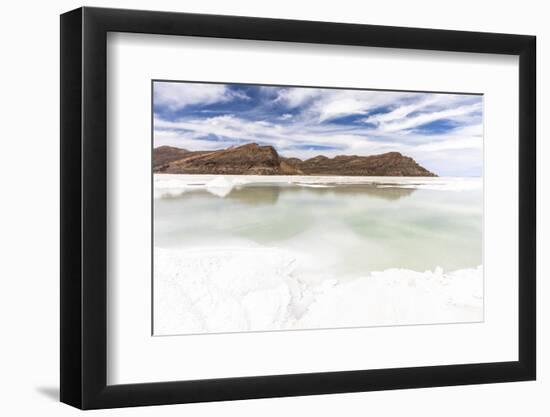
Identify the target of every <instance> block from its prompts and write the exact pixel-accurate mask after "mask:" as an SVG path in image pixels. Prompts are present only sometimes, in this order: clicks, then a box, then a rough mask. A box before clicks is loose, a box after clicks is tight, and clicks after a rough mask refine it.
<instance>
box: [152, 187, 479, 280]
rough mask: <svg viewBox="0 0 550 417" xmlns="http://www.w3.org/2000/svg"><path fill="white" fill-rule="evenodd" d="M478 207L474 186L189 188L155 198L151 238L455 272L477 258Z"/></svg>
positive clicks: (360, 269) (353, 265)
mask: <svg viewBox="0 0 550 417" xmlns="http://www.w3.org/2000/svg"><path fill="white" fill-rule="evenodd" d="M482 214H483V194H482V191H481V190H470V191H460V192H456V191H444V190H416V189H409V188H399V187H388V188H382V187H376V186H373V185H359V184H348V185H329V186H327V187H305V186H301V185H295V184H283V185H278V184H248V185H242V186H237V187H235V188H233V189H232V190H231V191H230V192H228V194H226V195H225V196H224V197H220V196H217V195H215V194H213V193H210V192H208V191H207V190H205V189H196V190H188V191H185V192H184V193H181V194H180V195H177V196H173V197H170V198H161V199H157V200H155V204H154V239H155V242H154V243H155V245H156V246H160V247H196V246H232V247H238V246H243V245H244V246H250V245H261V246H268V247H278V248H285V249H289V250H292V251H298V252H300V253H302V254H304V256H307V257H309V258H311V259H313V260H314V261H313V263H314V264H315V265H318V267H319V271H318V272H320V273H321V272H323V271H326V270H331V271H339V273H343V274H348V273H349V274H351V275H357V274H361V275H363V274H365V273H368V272H369V271H373V270H385V269H388V268H408V269H413V270H417V271H425V270H428V269H430V270H433V269H434V268H435V267H437V266H441V267H443V268H444V269H446V270H456V269H462V268H470V267H477V266H478V265H480V264H481V263H482V259H481V243H482V240H481V230H482Z"/></svg>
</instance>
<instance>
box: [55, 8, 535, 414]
mask: <svg viewBox="0 0 550 417" xmlns="http://www.w3.org/2000/svg"><path fill="white" fill-rule="evenodd" d="M108 32H131V33H147V34H162V35H174V36H178V35H185V36H198V37H216V38H235V39H254V40H267V41H285V42H305V43H317V44H332V45H356V46H370V47H383V48H404V49H420V50H440V51H456V52H477V53H490V54H507V55H516V56H519V103H518V112H519V132H518V134H519V135H518V137H519V155H518V158H519V242H518V243H519V271H517V272H518V273H519V292H518V299H519V328H518V332H519V335H518V340H519V347H518V348H519V350H518V352H519V358H518V361H513V362H495V363H477V364H465V365H460V364H456V365H455V364H451V365H444V366H423V367H410V368H395V369H376V370H356V371H342V372H324V373H308V374H292V375H272V376H255V377H239V378H224V379H209V380H194V381H176V382H161V383H140V384H128V385H107V382H106V381H107V379H106V375H107V303H106V300H107V267H106V266H107V253H106V247H107V180H108V178H107V139H106V138H107V135H106V127H107V111H106V94H107V87H106V85H107V83H106V81H107V73H106V39H107V33H108ZM535 45H536V38H535V37H534V36H524V35H510V34H495V33H481V32H462V31H448V30H432V29H416V28H404V27H388V26H372V25H358V24H341V23H325V22H312V21H295V20H279V19H265V18H252V17H236V16H218V15H200V14H186V13H171V12H156V11H137V10H120V9H103V8H88V7H84V8H79V9H76V10H73V11H70V12H67V13H65V14H63V15H61V53H60V57H61V231H60V232H61V309H60V315H61V357H60V359H61V381H60V384H61V401H62V402H64V403H67V404H70V405H72V406H75V407H78V408H81V409H96V408H112V407H124V406H144V405H157V404H175V403H190V402H201V401H218V400H238V399H250V398H267V397H283V396H298V395H314V394H328V393H343V392H357V391H376V390H388V389H402V388H421V387H434V386H450V385H464V384H482V383H496V382H508V381H525V380H534V379H535V377H536V281H535V279H536V251H535V249H536V140H535V139H536V138H535V136H536V127H535V124H536V116H535V107H536V91H535V87H536V81H535V80H536V77H535V75H536V70H535V66H536V65H535V62H536V56H535V54H536V46H535ZM511 273H515V271H511Z"/></svg>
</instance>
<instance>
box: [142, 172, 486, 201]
mask: <svg viewBox="0 0 550 417" xmlns="http://www.w3.org/2000/svg"><path fill="white" fill-rule="evenodd" d="M250 184H288V185H294V186H299V187H311V188H329V187H333V186H337V185H373V186H377V187H379V188H393V187H397V188H411V189H427V190H445V191H466V190H475V189H481V188H482V187H483V180H482V178H478V177H357V176H312V175H194V174H154V176H153V186H154V198H155V199H158V198H163V197H170V196H176V195H180V194H182V193H185V192H186V191H190V190H197V189H204V190H206V191H209V192H210V193H212V194H214V195H216V196H218V197H225V196H226V195H228V194H229V193H230V192H231V190H232V189H233V188H235V187H239V186H245V185H250Z"/></svg>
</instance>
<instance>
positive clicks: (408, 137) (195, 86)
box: [153, 81, 483, 177]
mask: <svg viewBox="0 0 550 417" xmlns="http://www.w3.org/2000/svg"><path fill="white" fill-rule="evenodd" d="M153 112H154V120H153V129H154V130H153V140H154V146H155V147H158V146H162V145H170V146H176V147H179V148H185V149H188V150H192V151H196V150H214V149H224V148H227V147H229V146H238V145H244V144H246V143H252V142H255V143H258V144H260V145H272V146H273V147H275V149H277V151H278V152H279V154H281V155H283V156H286V157H297V158H300V159H307V158H311V157H314V156H317V155H325V156H328V157H333V156H336V155H375V154H380V153H384V152H391V151H397V152H401V153H402V154H403V155H407V156H411V157H413V158H414V159H415V160H416V161H417V162H418V163H419V164H420V165H422V166H424V167H425V168H427V169H428V170H430V171H432V172H434V173H436V174H437V175H439V176H464V177H470V176H481V175H482V168H483V96H481V95H468V94H443V93H419V92H401V91H376V90H349V89H329V88H304V87H274V86H260V85H248V84H208V83H196V82H164V81H155V82H154V85H153Z"/></svg>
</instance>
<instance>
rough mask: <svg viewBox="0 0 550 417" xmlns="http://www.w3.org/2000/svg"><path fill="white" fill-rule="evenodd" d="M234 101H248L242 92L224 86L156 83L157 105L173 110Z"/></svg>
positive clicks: (155, 97)
mask: <svg viewBox="0 0 550 417" xmlns="http://www.w3.org/2000/svg"><path fill="white" fill-rule="evenodd" d="M233 99H241V100H243V99H244V100H246V99H248V97H247V96H246V95H244V94H243V93H241V92H236V91H231V90H230V89H228V88H227V87H226V86H225V85H223V84H193V83H177V82H176V83H173V82H159V81H157V82H155V84H154V101H155V105H159V106H166V107H168V108H170V109H172V110H177V109H182V108H184V107H187V106H189V105H196V104H213V103H222V102H227V101H230V100H233Z"/></svg>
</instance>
